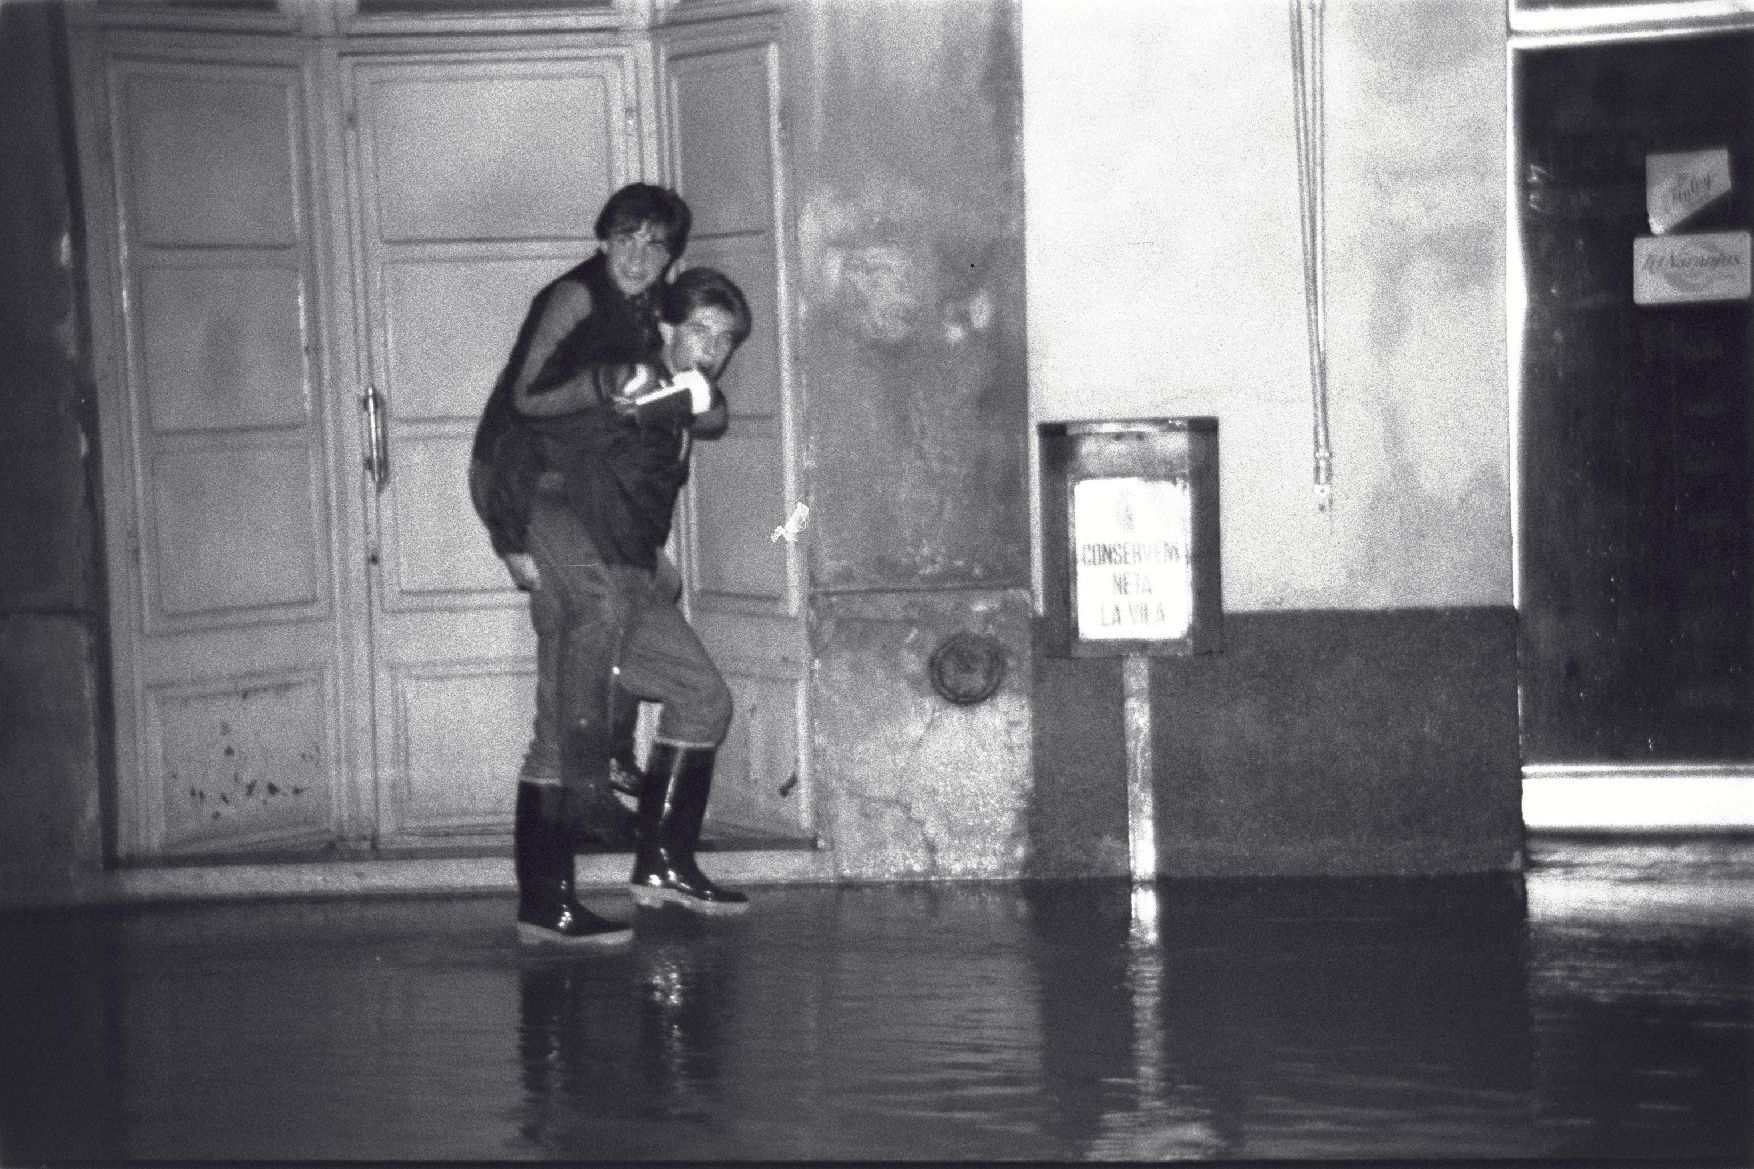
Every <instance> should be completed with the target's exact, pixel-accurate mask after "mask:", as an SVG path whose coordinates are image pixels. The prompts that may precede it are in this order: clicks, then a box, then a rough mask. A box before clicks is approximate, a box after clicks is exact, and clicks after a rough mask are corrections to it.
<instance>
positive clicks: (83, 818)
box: [0, 614, 103, 897]
mask: <svg viewBox="0 0 1754 1169" xmlns="http://www.w3.org/2000/svg"><path fill="white" fill-rule="evenodd" d="M96 709H97V695H96V694H95V692H94V689H93V681H92V671H91V638H90V635H89V634H88V633H87V632H86V630H85V627H84V625H83V624H82V623H81V622H80V621H78V620H77V619H75V618H72V617H66V616H60V615H55V614H40V615H39V614H18V615H14V616H9V617H0V897H5V896H8V895H12V896H20V895H24V894H27V893H42V894H52V893H53V892H54V891H55V890H57V889H61V888H64V887H66V886H69V885H71V884H72V883H73V882H75V881H76V880H78V879H79V874H81V873H86V872H91V871H94V870H96V869H98V868H100V867H101V866H102V864H103V831H102V823H101V822H102V808H101V804H100V800H99V795H98V792H99V784H100V779H99V771H98V745H97V737H96V732H95V730H94V727H95V724H96V719H97V715H96Z"/></svg>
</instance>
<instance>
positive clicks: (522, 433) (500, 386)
mask: <svg viewBox="0 0 1754 1169" xmlns="http://www.w3.org/2000/svg"><path fill="white" fill-rule="evenodd" d="M581 289H582V291H583V293H584V295H583V296H581V295H579V293H580V290H581ZM657 302H658V289H657V288H656V287H655V286H654V287H653V288H651V289H649V290H648V291H646V292H644V293H642V294H641V295H640V296H638V297H633V298H629V297H627V296H623V295H622V293H621V290H620V289H619V288H617V287H616V286H615V282H614V280H613V279H611V278H610V275H609V268H608V264H607V262H606V261H605V259H604V256H603V255H602V253H600V252H599V253H598V254H596V255H594V256H592V257H591V258H590V259H588V260H586V261H585V262H584V263H582V264H579V265H577V266H575V267H574V268H572V269H571V270H570V271H568V272H567V273H565V274H564V275H562V276H560V277H559V278H558V279H556V280H554V281H552V282H550V283H549V284H548V285H547V286H545V287H544V288H543V289H542V290H541V291H540V292H538V293H537V294H536V296H535V297H534V298H533V299H532V300H531V302H530V310H529V312H528V313H526V314H525V316H524V323H523V325H522V327H521V328H520V329H519V330H518V339H517V341H516V342H515V343H514V344H513V346H512V351H511V355H510V356H509V357H508V358H507V359H506V363H505V368H504V369H502V370H501V371H500V375H499V378H498V380H497V381H495V383H494V386H493V391H492V393H490V394H489V395H488V398H487V405H486V406H485V407H484V408H483V409H482V411H481V420H480V422H479V423H477V424H476V427H475V442H474V445H473V447H472V448H471V450H470V494H471V498H472V499H473V500H474V503H475V510H476V514H477V515H479V516H480V518H481V522H482V523H483V524H484V525H486V527H487V534H488V538H489V539H490V540H492V542H493V550H494V552H495V553H497V554H498V555H500V556H508V555H511V554H513V553H517V552H522V551H523V550H524V529H525V528H526V527H527V526H528V525H529V522H530V508H531V505H532V500H533V496H534V494H535V490H536V484H537V482H538V481H539V480H540V478H541V476H542V473H543V471H544V470H545V469H546V468H545V466H544V464H543V462H542V445H541V443H540V442H538V441H537V439H536V436H535V433H534V432H533V431H532V430H531V429H530V428H529V427H528V426H526V425H525V424H524V420H523V419H522V418H521V417H520V416H519V414H518V411H517V408H516V407H515V406H514V405H513V397H514V395H515V394H516V392H517V390H518V389H519V388H520V387H522V386H527V385H528V384H530V383H531V382H532V381H533V380H534V379H535V378H536V377H537V376H539V374H540V372H541V371H542V370H543V369H545V368H547V367H548V366H549V365H550V364H551V363H553V361H554V356H555V354H558V353H559V352H561V351H562V350H565V351H566V353H567V355H568V356H567V358H566V361H567V363H569V364H570V363H577V362H594V361H639V360H644V359H650V358H654V357H656V356H657V353H658V350H659V349H660V348H661V346H662V341H661V338H660V337H659V335H658V306H657ZM557 334H558V335H559V336H560V340H559V342H558V344H555V343H554V342H553V338H554V337H555V336H556V335H557ZM548 346H552V348H547V347H548ZM545 348H547V351H546V352H544V351H543V350H544V349H545Z"/></svg>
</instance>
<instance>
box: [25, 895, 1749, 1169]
mask: <svg viewBox="0 0 1754 1169" xmlns="http://www.w3.org/2000/svg"><path fill="white" fill-rule="evenodd" d="M1751 887H1754V886H1750V884H1749V883H1747V882H1746V881H1744V880H1732V881H1728V882H1724V881H1716V880H1714V881H1708V882H1704V883H1698V882H1695V883H1693V884H1691V885H1688V884H1686V883H1682V884H1681V885H1675V884H1661V883H1655V884H1653V883H1650V882H1645V881H1641V882H1638V883H1637V884H1636V885H1620V886H1616V885H1615V884H1614V883H1612V882H1609V883H1607V884H1604V883H1603V882H1601V881H1599V880H1596V881H1593V882H1592V879H1591V878H1589V877H1588V876H1587V875H1580V874H1578V873H1567V872H1557V873H1548V874H1543V873H1539V872H1537V873H1532V874H1530V875H1529V876H1528V877H1527V878H1526V879H1524V878H1518V877H1492V878H1469V879H1429V880H1295V881H1292V880H1264V881H1210V882H1165V883H1162V884H1160V885H1158V886H1157V887H1156V888H1154V889H1150V890H1141V891H1137V892H1135V891H1133V890H1130V889H1129V888H1128V887H1127V886H1126V885H1125V884H1124V883H1107V882H1069V883H1058V884H1038V885H1037V884H955V885H888V886H863V887H847V888H823V887H790V888H765V889H762V888H757V889H755V890H753V892H754V894H755V900H756V908H755V909H754V911H753V912H752V913H750V914H749V915H747V916H746V917H743V918H741V919H732V920H725V921H701V920H698V919H695V918H693V917H690V916H688V915H686V914H684V913H682V912H681V911H679V910H674V909H667V910H663V911H640V914H639V916H638V918H637V927H638V933H637V938H636V941H635V942H634V944H633V946H632V947H631V948H630V950H629V951H628V952H626V953H624V954H620V955H609V956H575V955H567V954H563V953H555V952H531V951H520V950H519V949H518V948H517V947H516V945H515V944H514V941H513V931H512V926H511V916H512V904H511V900H510V898H502V897H458V898H430V899H402V900H377V901H330V902H253V903H247V904H230V905H207V906H179V907H136V908H129V909H84V910H77V911H71V910H62V911H55V912H47V911H41V910H37V911H30V912H14V913H9V914H0V1008H3V1009H0V1162H3V1163H5V1164H7V1165H16V1164H20V1163H27V1164H28V1163H37V1162H44V1161H66V1160H74V1161H120V1160H136V1159H152V1160H168V1161H178V1162H181V1161H193V1160H220V1161H228V1162H229V1161H252V1160H328V1159H345V1160H420V1161H429V1160H458V1159H463V1160H477V1161H495V1162H503V1161H513V1160H523V1159H537V1160H541V1159H550V1160H568V1161H581V1160H583V1161H590V1160H607V1161H626V1160H630V1159H645V1158H656V1159H667V1160H718V1159H760V1160H808V1161H825V1160H917V1159H932V1160H956V1159H979V1160H1001V1159H1030V1160H1048V1161H1075V1160H1083V1159H1097V1160H1110V1159H1121V1160H1202V1159H1226V1160H1236V1159H1246V1160H1278V1159H1297V1160H1301V1159H1324V1160H1339V1159H1358V1158H1373V1159H1384V1158H1386V1159H1403V1160H1404V1159H1452V1158H1477V1159H1484V1158H1495V1159H1496V1158H1513V1159H1515V1158H1539V1159H1543V1160H1552V1159H1564V1158H1574V1157H1647V1158H1655V1159H1674V1158H1677V1157H1688V1158H1695V1157H1710V1158H1716V1159H1722V1160H1727V1161H1738V1162H1739V1161H1746V1160H1748V1159H1749V1158H1750V1157H1751V1156H1754V1123H1751V1119H1750V1118H1751V1116H1754V1094H1751V1090H1754V1060H1751V1058H1750V1056H1751V1055H1754V963H1751V959H1754V895H1750V893H1749V892H1748V890H1749V889H1750V888H1751ZM590 900H591V902H592V904H593V905H594V906H596V907H597V908H599V909H600V910H602V911H605V912H610V913H621V914H628V915H631V914H633V912H634V911H633V910H632V908H631V907H630V906H629V905H627V903H626V900H625V898H621V897H616V896H603V897H593V898H591V899H590Z"/></svg>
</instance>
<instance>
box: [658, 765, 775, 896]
mask: <svg viewBox="0 0 1754 1169" xmlns="http://www.w3.org/2000/svg"><path fill="white" fill-rule="evenodd" d="M716 754H717V751H716V750H715V749H714V748H712V747H678V746H677V745H676V744H674V743H665V742H662V741H659V742H656V743H653V744H652V757H651V760H650V762H648V763H647V765H646V780H645V786H644V787H643V788H642V789H641V791H640V797H639V846H638V848H637V849H636V850H635V852H634V860H633V877H632V879H631V883H632V886H633V888H632V896H633V900H634V903H635V904H637V905H645V906H659V905H663V904H665V903H666V902H668V903H670V904H672V905H680V906H681V907H682V908H684V909H689V910H692V911H694V912H695V913H710V914H731V913H742V912H743V911H744V910H746V909H748V908H749V898H747V897H745V896H744V895H743V894H741V893H737V892H734V891H732V890H730V889H725V888H722V887H720V886H718V885H715V884H713V882H712V881H711V880H710V879H708V877H707V875H706V874H705V873H703V872H701V871H700V868H699V866H698V865H696V864H695V863H694V849H695V846H696V845H697V844H699V843H700V826H701V822H702V821H703V820H705V819H706V800H707V794H708V793H709V792H710V791H711V790H712V785H713V759H714V756H715V755H716Z"/></svg>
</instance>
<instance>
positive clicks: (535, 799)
mask: <svg viewBox="0 0 1754 1169" xmlns="http://www.w3.org/2000/svg"><path fill="white" fill-rule="evenodd" d="M564 799H565V789H563V788H562V787H561V786H560V785H559V784H538V783H530V782H528V781H525V782H522V783H519V784H518V804H517V811H516V819H515V820H514V821H513V828H512V857H513V862H514V866H515V868H516V869H517V874H518V938H519V940H520V941H523V942H530V943H537V944H552V945H563V946H578V947H585V948H590V949H617V948H620V947H624V946H626V945H627V943H628V942H629V941H630V940H631V939H632V938H633V927H632V926H630V925H628V924H627V923H626V922H619V921H610V920H608V919H606V918H602V917H598V916H597V915H596V914H594V913H592V912H591V911H590V910H588V909H586V908H585V907H584V906H582V905H580V904H579V903H578V901H577V900H576V899H575V898H574V896H573V852H572V836H573V833H572V828H571V826H570V825H569V824H568V823H567V820H566V818H565V816H564V814H563V812H562V808H563V806H564Z"/></svg>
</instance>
